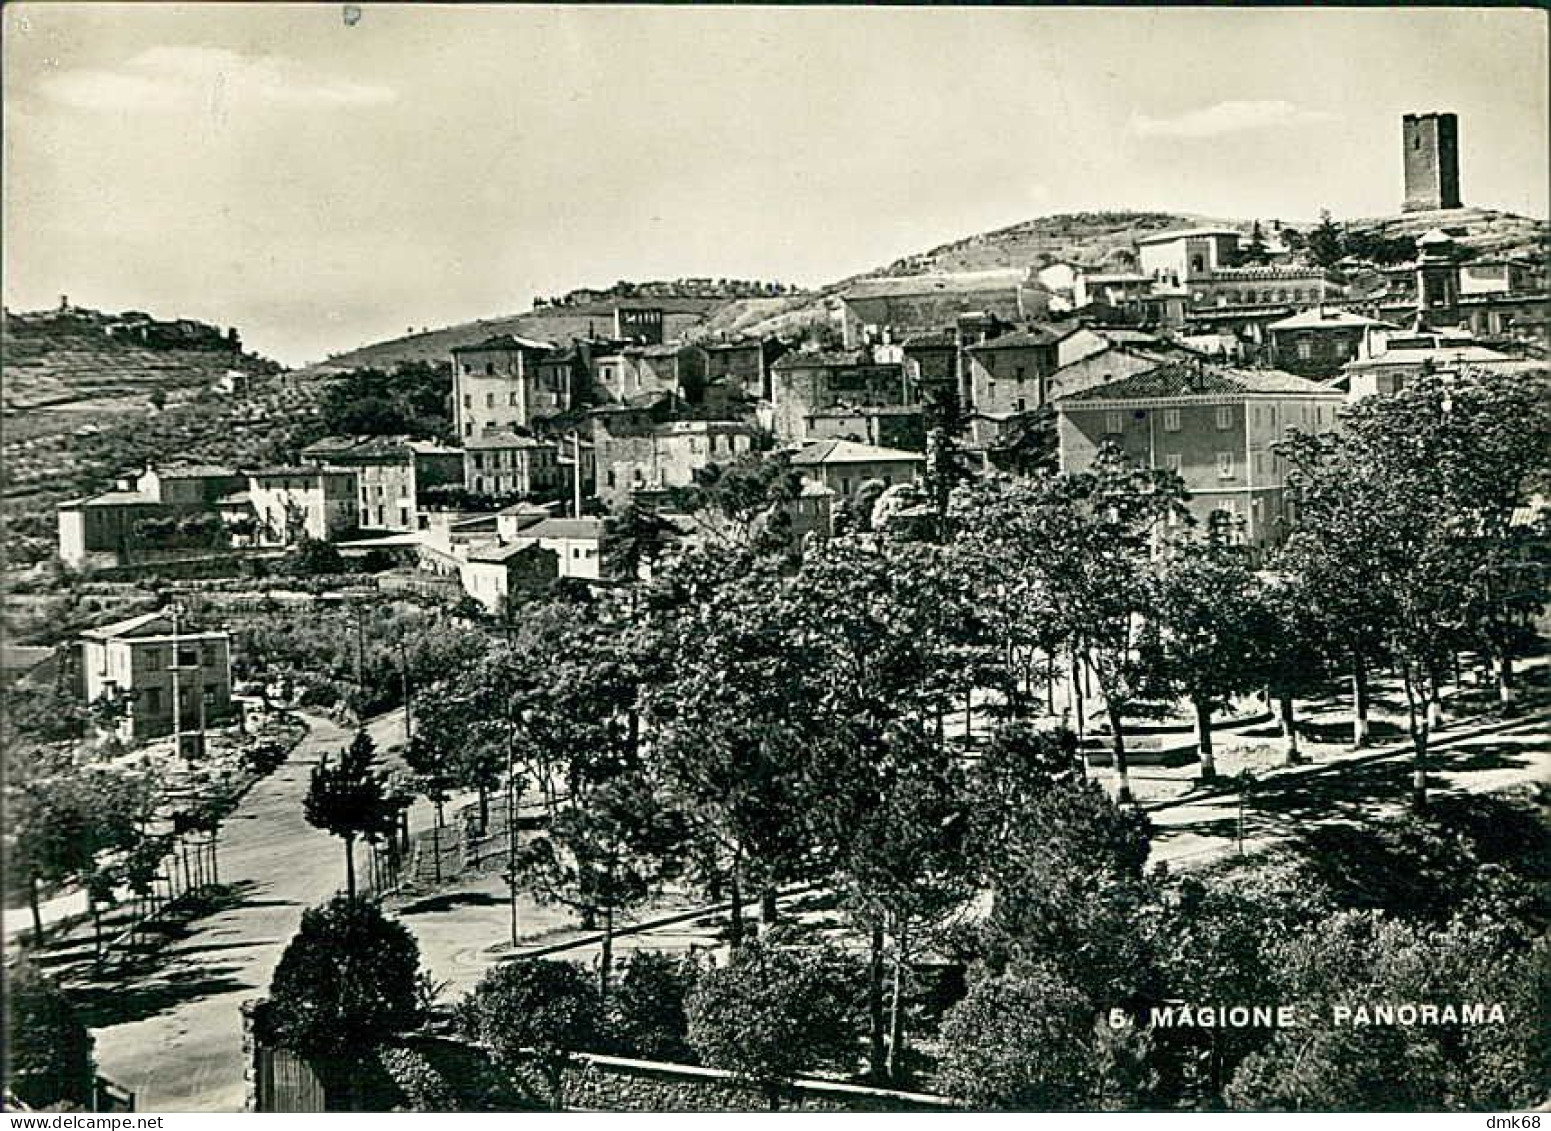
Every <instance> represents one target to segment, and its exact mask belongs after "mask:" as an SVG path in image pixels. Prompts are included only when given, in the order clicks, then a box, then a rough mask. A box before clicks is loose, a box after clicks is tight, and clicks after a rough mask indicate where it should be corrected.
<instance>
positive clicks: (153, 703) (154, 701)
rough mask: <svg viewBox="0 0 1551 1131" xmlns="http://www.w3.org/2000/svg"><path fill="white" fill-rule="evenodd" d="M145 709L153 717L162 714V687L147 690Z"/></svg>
mask: <svg viewBox="0 0 1551 1131" xmlns="http://www.w3.org/2000/svg"><path fill="white" fill-rule="evenodd" d="M145 709H146V710H147V711H149V712H150V713H151V714H153V715H159V714H161V713H162V689H161V688H160V687H147V688H146V689H145Z"/></svg>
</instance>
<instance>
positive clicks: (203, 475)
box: [146, 463, 237, 479]
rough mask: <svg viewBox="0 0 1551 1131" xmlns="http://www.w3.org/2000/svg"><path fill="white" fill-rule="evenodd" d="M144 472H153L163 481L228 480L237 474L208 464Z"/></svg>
mask: <svg viewBox="0 0 1551 1131" xmlns="http://www.w3.org/2000/svg"><path fill="white" fill-rule="evenodd" d="M146 470H147V471H154V472H155V473H156V474H157V475H159V476H161V477H162V478H163V479H230V478H233V477H235V476H236V474H237V472H236V471H235V470H234V469H232V468H230V467H221V466H219V465H217V464H208V463H190V464H184V465H182V466H179V467H147V468H146Z"/></svg>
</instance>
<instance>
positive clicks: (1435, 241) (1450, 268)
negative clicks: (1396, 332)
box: [1416, 228, 1459, 328]
mask: <svg viewBox="0 0 1551 1131" xmlns="http://www.w3.org/2000/svg"><path fill="white" fill-rule="evenodd" d="M1416 250H1417V252H1418V258H1417V263H1416V317H1417V325H1418V326H1420V327H1433V328H1440V327H1449V326H1457V325H1459V262H1458V258H1457V256H1456V255H1455V251H1454V241H1453V240H1452V239H1450V238H1449V236H1448V233H1446V232H1442V231H1439V230H1438V229H1437V228H1434V229H1433V230H1432V231H1430V232H1428V233H1427V234H1426V235H1424V236H1423V237H1422V238H1421V239H1419V240H1417V241H1416Z"/></svg>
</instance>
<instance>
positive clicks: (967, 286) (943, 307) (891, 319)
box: [839, 269, 1049, 349]
mask: <svg viewBox="0 0 1551 1131" xmlns="http://www.w3.org/2000/svg"><path fill="white" fill-rule="evenodd" d="M1048 302H1049V292H1048V291H1046V290H1045V288H1044V287H1043V286H1041V285H1040V284H1039V283H1038V282H1037V281H1031V280H1030V278H1029V273H1028V272H1027V271H1024V270H1021V269H996V270H990V271H959V272H952V273H940V274H928V275H904V276H886V277H878V278H872V279H859V280H857V281H856V282H854V283H852V284H851V285H850V286H849V287H847V288H846V290H845V291H844V292H843V293H842V294H841V296H840V299H839V317H840V322H841V329H842V334H843V337H844V340H845V344H846V346H847V348H850V349H855V348H858V347H861V346H864V345H868V344H878V343H893V342H900V341H903V340H904V339H905V338H908V337H909V336H911V335H912V334H915V333H918V332H920V331H926V330H935V329H938V328H939V327H942V326H951V325H953V323H954V321H955V320H956V319H957V318H958V317H960V316H961V315H964V314H968V313H977V314H987V315H994V316H995V317H997V318H999V319H1002V320H1003V321H1006V322H1021V321H1024V320H1025V319H1028V318H1038V317H1043V316H1044V314H1045V312H1046V310H1047V309H1048Z"/></svg>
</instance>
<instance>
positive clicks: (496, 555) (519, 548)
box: [468, 531, 545, 562]
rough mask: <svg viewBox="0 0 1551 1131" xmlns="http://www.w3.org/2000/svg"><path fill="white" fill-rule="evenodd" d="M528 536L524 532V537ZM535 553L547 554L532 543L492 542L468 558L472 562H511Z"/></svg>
mask: <svg viewBox="0 0 1551 1131" xmlns="http://www.w3.org/2000/svg"><path fill="white" fill-rule="evenodd" d="M526 534H527V531H524V536H526ZM534 551H538V552H539V553H544V552H545V551H543V550H540V549H539V547H537V546H535V545H534V544H533V543H532V542H507V543H501V542H492V543H490V544H489V545H485V546H480V547H479V548H478V549H474V550H470V551H469V555H468V558H469V561H471V562H505V561H510V560H511V559H512V558H515V557H518V556H519V555H522V554H527V553H531V552H534Z"/></svg>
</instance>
